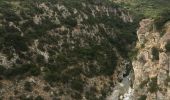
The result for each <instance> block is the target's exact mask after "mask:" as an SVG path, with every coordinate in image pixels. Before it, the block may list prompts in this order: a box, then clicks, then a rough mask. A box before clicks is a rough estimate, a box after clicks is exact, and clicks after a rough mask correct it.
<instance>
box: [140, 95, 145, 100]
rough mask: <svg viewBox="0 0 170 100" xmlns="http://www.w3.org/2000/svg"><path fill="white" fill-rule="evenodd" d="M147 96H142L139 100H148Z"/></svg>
mask: <svg viewBox="0 0 170 100" xmlns="http://www.w3.org/2000/svg"><path fill="white" fill-rule="evenodd" d="M146 98H147V96H146V95H142V96H141V97H140V98H139V99H138V100H146Z"/></svg>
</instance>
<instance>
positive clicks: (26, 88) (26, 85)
mask: <svg viewBox="0 0 170 100" xmlns="http://www.w3.org/2000/svg"><path fill="white" fill-rule="evenodd" d="M24 89H25V90H26V91H29V92H32V90H33V88H32V85H31V83H30V82H25V84H24Z"/></svg>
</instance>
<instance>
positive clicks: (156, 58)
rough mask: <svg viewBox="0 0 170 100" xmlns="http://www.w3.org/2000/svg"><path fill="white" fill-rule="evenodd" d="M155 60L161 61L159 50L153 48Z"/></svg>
mask: <svg viewBox="0 0 170 100" xmlns="http://www.w3.org/2000/svg"><path fill="white" fill-rule="evenodd" d="M152 56H153V60H159V50H158V48H156V47H153V48H152Z"/></svg>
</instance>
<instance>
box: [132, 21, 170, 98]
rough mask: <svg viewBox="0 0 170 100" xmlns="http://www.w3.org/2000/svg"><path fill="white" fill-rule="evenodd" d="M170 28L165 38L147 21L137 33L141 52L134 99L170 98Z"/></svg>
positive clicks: (138, 56)
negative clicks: (169, 41)
mask: <svg viewBox="0 0 170 100" xmlns="http://www.w3.org/2000/svg"><path fill="white" fill-rule="evenodd" d="M169 28H170V25H168V24H167V25H166V33H165V35H164V36H163V37H161V36H160V33H159V32H157V31H156V29H155V27H154V20H152V19H144V20H142V21H141V22H140V28H139V29H138V31H137V36H138V40H139V42H138V43H137V46H136V49H138V50H139V52H138V54H137V57H136V59H135V60H134V61H133V63H132V64H133V70H134V77H135V79H134V82H133V89H134V94H133V100H145V99H146V100H169V99H170V93H169V91H170V80H169V77H170V76H169V72H170V65H169V62H170V59H169V56H170V55H169V52H168V51H167V50H166V49H165V45H166V43H167V41H168V40H170V37H168V36H169V35H170V34H169V33H170V31H169Z"/></svg>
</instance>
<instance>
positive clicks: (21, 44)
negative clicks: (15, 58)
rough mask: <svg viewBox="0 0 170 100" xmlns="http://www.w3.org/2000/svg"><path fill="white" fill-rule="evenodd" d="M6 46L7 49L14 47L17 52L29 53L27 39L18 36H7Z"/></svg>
mask: <svg viewBox="0 0 170 100" xmlns="http://www.w3.org/2000/svg"><path fill="white" fill-rule="evenodd" d="M4 44H5V46H6V47H11V46H12V47H14V48H15V49H16V51H27V50H28V47H27V44H26V38H24V37H21V36H20V35H18V34H8V35H7V36H5V39H4Z"/></svg>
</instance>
